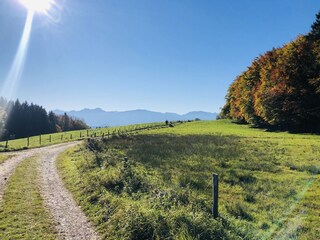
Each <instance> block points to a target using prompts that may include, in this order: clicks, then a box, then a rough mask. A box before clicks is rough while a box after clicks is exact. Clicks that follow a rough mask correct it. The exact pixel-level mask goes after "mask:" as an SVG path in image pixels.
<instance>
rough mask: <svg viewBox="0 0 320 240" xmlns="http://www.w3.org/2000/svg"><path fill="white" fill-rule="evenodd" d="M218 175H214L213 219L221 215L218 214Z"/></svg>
mask: <svg viewBox="0 0 320 240" xmlns="http://www.w3.org/2000/svg"><path fill="white" fill-rule="evenodd" d="M218 184H219V182H218V174H216V173H213V174H212V198H213V202H212V214H213V218H217V217H218V215H219V212H218Z"/></svg>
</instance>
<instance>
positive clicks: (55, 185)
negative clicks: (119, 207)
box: [39, 143, 98, 240]
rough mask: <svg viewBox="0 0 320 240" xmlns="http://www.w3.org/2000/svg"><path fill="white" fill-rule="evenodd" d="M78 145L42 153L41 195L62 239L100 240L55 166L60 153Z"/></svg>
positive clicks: (47, 150)
mask: <svg viewBox="0 0 320 240" xmlns="http://www.w3.org/2000/svg"><path fill="white" fill-rule="evenodd" d="M76 144H78V143H69V144H64V145H61V146H58V147H55V148H52V149H44V151H43V152H41V161H40V164H39V173H40V184H39V185H40V188H41V194H42V197H43V198H44V202H45V205H46V206H47V208H48V209H49V211H50V212H51V215H52V216H53V219H54V220H55V221H56V223H57V225H56V229H57V231H58V235H59V237H60V239H86V240H93V239H98V235H97V234H96V233H95V231H94V230H93V228H92V226H91V225H90V222H89V221H88V220H87V218H86V217H85V216H84V214H83V212H82V211H81V209H80V208H79V207H78V206H77V204H76V203H75V201H74V200H73V198H72V196H71V194H70V193H69V192H68V191H67V190H66V188H65V187H64V184H63V182H62V180H61V179H60V177H59V175H58V173H57V169H56V165H55V160H56V158H57V156H58V155H59V153H61V152H63V151H64V150H66V149H68V148H70V147H72V146H75V145H76Z"/></svg>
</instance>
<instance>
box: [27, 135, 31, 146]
mask: <svg viewBox="0 0 320 240" xmlns="http://www.w3.org/2000/svg"><path fill="white" fill-rule="evenodd" d="M29 144H30V138H29V137H28V139H27V147H29Z"/></svg>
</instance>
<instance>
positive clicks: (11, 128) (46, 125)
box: [0, 98, 89, 140]
mask: <svg viewBox="0 0 320 240" xmlns="http://www.w3.org/2000/svg"><path fill="white" fill-rule="evenodd" d="M0 107H1V108H2V109H4V110H5V112H6V114H7V116H6V117H5V122H4V127H3V129H2V134H1V139H2V140H4V139H8V138H23V137H29V136H36V135H40V134H48V133H56V132H63V131H72V130H80V129H86V128H89V127H88V126H87V125H86V124H85V122H83V121H81V120H79V119H74V118H72V117H70V116H68V115H67V114H66V113H65V114H64V115H57V114H55V113H53V112H52V111H50V112H49V113H47V111H46V110H45V109H44V108H43V107H42V106H39V105H36V104H33V103H31V104H29V103H28V102H23V103H20V101H19V100H16V101H15V102H13V101H6V100H5V99H4V98H0Z"/></svg>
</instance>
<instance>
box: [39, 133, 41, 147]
mask: <svg viewBox="0 0 320 240" xmlns="http://www.w3.org/2000/svg"><path fill="white" fill-rule="evenodd" d="M39 144H40V145H41V135H40V136H39Z"/></svg>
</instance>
